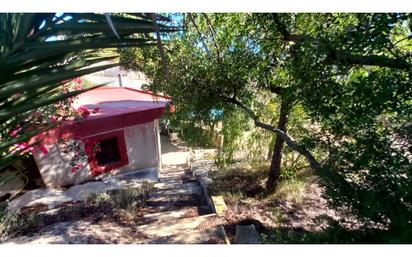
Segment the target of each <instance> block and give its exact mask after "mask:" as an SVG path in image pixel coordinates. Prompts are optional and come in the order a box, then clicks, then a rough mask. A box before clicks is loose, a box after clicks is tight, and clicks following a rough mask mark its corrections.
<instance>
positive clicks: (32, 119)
mask: <svg viewBox="0 0 412 257" xmlns="http://www.w3.org/2000/svg"><path fill="white" fill-rule="evenodd" d="M83 88H84V81H83V80H82V79H81V78H76V79H73V80H71V81H65V82H63V83H62V91H63V92H64V93H67V92H71V91H74V90H81V89H83ZM15 97H18V95H15ZM75 100H76V98H75V97H72V98H69V99H67V100H64V101H60V102H58V103H55V104H52V105H49V106H46V107H42V108H38V109H37V110H36V111H34V112H32V113H31V114H30V115H29V116H28V117H27V119H26V121H25V122H26V123H29V124H31V127H29V128H25V129H23V128H22V127H21V126H19V125H18V126H16V129H14V130H13V131H11V132H10V133H9V136H10V137H11V138H15V139H17V138H19V137H20V136H22V135H24V134H25V133H27V132H30V131H31V130H33V129H34V128H42V127H47V126H50V125H52V126H58V125H59V124H60V123H62V122H64V121H66V120H80V119H83V118H87V117H88V116H90V115H91V114H92V113H93V114H95V113H98V112H99V111H100V108H94V109H90V110H89V109H87V108H86V107H84V106H81V107H79V108H78V109H74V108H73V107H72V106H73V103H74V101H75ZM88 145H89V144H88ZM95 145H96V146H95V147H93V149H84V146H83V144H82V142H81V140H79V139H69V140H64V139H58V140H57V142H56V146H57V148H58V151H59V152H60V153H64V157H63V154H61V156H62V159H63V160H64V161H67V162H69V163H70V165H71V166H72V170H71V172H72V173H76V172H77V171H79V170H81V169H82V168H83V167H84V165H83V164H82V163H81V162H82V161H85V160H87V154H90V153H91V152H96V151H97V150H98V149H99V148H98V144H95ZM11 150H12V151H13V152H16V151H19V152H20V153H19V154H21V155H24V154H33V153H36V152H38V151H40V152H41V153H43V154H44V155H47V154H48V152H49V151H48V149H47V147H46V146H45V145H43V144H41V143H40V144H30V143H29V142H28V141H25V142H21V143H17V144H15V145H13V146H12V149H11Z"/></svg>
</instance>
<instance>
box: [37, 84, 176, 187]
mask: <svg viewBox="0 0 412 257" xmlns="http://www.w3.org/2000/svg"><path fill="white" fill-rule="evenodd" d="M169 104H171V100H170V98H168V97H166V96H159V95H154V94H151V93H148V92H145V91H141V90H136V89H131V88H127V87H112V88H110V87H106V88H98V89H94V90H91V91H88V92H85V93H83V94H80V95H79V96H78V97H77V99H76V100H75V102H74V104H73V106H74V108H75V109H77V110H80V111H82V117H80V118H77V119H73V120H67V121H64V122H63V123H62V124H61V125H60V126H58V127H57V128H55V129H52V130H49V131H46V132H44V133H42V134H40V135H39V136H38V137H37V138H38V139H41V141H42V144H43V145H44V147H43V148H44V149H45V150H44V151H37V152H35V153H34V154H33V156H34V160H35V162H36V164H37V167H38V169H39V172H40V174H41V177H42V179H43V182H44V183H45V184H46V186H49V187H61V186H68V185H73V184H79V183H82V182H85V181H89V180H93V179H96V178H100V177H102V176H105V175H108V174H116V173H121V172H129V171H137V170H142V169H147V168H157V169H159V168H160V167H161V150H160V147H161V146H160V137H159V119H160V118H161V117H162V115H163V114H164V113H165V111H166V108H167V107H168V105H169Z"/></svg>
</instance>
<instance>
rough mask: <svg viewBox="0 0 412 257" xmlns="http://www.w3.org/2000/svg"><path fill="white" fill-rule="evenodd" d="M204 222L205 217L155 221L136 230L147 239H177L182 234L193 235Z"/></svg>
mask: <svg viewBox="0 0 412 257" xmlns="http://www.w3.org/2000/svg"><path fill="white" fill-rule="evenodd" d="M204 220H205V217H202V216H198V217H189V218H182V219H177V220H165V221H162V220H160V221H157V222H152V223H149V224H145V225H141V226H138V227H136V229H137V230H138V231H139V232H141V233H143V234H145V235H146V236H148V237H154V236H155V237H168V236H174V237H177V236H178V235H181V234H182V233H193V232H194V231H199V230H198V229H197V227H198V226H199V225H200V224H201V223H202V222H203V221H204Z"/></svg>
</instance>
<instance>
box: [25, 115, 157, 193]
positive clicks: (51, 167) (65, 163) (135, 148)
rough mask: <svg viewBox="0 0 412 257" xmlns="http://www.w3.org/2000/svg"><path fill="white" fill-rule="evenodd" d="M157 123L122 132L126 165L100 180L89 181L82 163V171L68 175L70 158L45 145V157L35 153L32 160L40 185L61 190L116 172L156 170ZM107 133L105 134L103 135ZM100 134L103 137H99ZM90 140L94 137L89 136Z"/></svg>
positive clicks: (89, 177)
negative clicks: (35, 164)
mask: <svg viewBox="0 0 412 257" xmlns="http://www.w3.org/2000/svg"><path fill="white" fill-rule="evenodd" d="M157 122H158V121H157V120H156V121H154V122H149V123H145V124H138V125H134V126H130V127H126V128H124V129H123V130H124V136H125V141H126V149H127V155H128V159H129V164H128V165H125V166H123V167H120V168H117V169H114V170H111V171H109V172H107V173H105V174H103V175H101V176H97V177H93V176H92V174H91V170H90V166H89V165H88V163H87V160H86V162H84V163H83V164H84V168H83V169H81V170H79V171H77V172H76V173H74V174H73V173H71V169H72V167H71V165H70V163H69V160H70V157H69V156H67V155H66V154H64V153H61V151H60V152H59V151H58V148H57V146H56V144H51V145H46V147H47V149H48V150H49V153H48V154H47V155H44V154H43V153H41V152H37V153H36V154H33V155H34V159H35V161H36V163H37V167H38V168H39V171H40V174H41V176H42V179H43V181H44V183H45V184H46V185H47V186H49V187H61V186H68V185H73V184H78V183H82V182H85V181H88V180H93V179H96V178H101V177H102V176H110V175H113V174H117V173H119V172H128V171H135V170H140V169H145V168H151V167H159V162H160V146H159V145H158V144H159V140H158V133H159V131H158V126H157V125H156V124H157ZM107 132H111V131H105V132H104V133H107ZM102 134H103V133H102ZM90 136H94V135H90Z"/></svg>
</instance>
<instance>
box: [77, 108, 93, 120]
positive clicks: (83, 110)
mask: <svg viewBox="0 0 412 257" xmlns="http://www.w3.org/2000/svg"><path fill="white" fill-rule="evenodd" d="M77 112H79V113H80V115H81V116H82V117H83V118H86V117H88V116H90V111H89V110H88V109H87V108H86V107H84V106H80V107H79V108H78V109H77Z"/></svg>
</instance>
